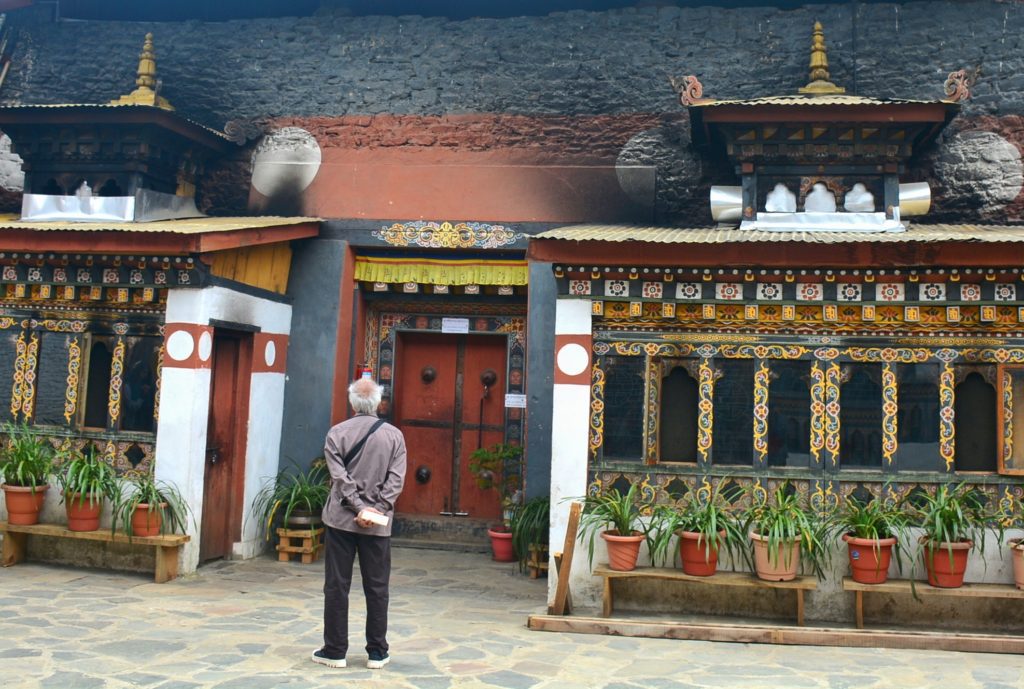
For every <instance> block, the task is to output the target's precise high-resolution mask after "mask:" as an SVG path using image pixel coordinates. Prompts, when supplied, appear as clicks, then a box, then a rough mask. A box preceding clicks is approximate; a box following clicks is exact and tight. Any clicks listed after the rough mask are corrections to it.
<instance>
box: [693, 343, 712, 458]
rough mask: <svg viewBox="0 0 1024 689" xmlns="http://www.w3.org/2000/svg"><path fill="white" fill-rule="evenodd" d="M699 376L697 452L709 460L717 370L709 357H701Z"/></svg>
mask: <svg viewBox="0 0 1024 689" xmlns="http://www.w3.org/2000/svg"><path fill="white" fill-rule="evenodd" d="M697 376H698V388H697V394H698V395H699V399H700V401H699V402H698V403H697V408H698V409H699V410H700V413H699V414H698V415H697V452H698V453H699V454H700V458H701V460H702V461H704V462H707V461H708V453H709V452H710V451H711V429H712V428H713V427H714V425H715V416H714V414H715V412H714V410H715V399H714V396H715V372H714V369H712V368H711V364H710V363H709V362H708V360H707V359H701V362H700V368H699V369H698V373H697Z"/></svg>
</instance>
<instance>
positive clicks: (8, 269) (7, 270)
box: [4, 266, 18, 281]
mask: <svg viewBox="0 0 1024 689" xmlns="http://www.w3.org/2000/svg"><path fill="white" fill-rule="evenodd" d="M17 279H18V269H17V268H15V267H14V266H4V280H10V281H15V280H17Z"/></svg>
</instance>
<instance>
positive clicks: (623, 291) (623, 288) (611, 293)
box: [604, 280, 629, 297]
mask: <svg viewBox="0 0 1024 689" xmlns="http://www.w3.org/2000/svg"><path fill="white" fill-rule="evenodd" d="M604 295H605V296H606V297H628V296H629V280H605V281H604Z"/></svg>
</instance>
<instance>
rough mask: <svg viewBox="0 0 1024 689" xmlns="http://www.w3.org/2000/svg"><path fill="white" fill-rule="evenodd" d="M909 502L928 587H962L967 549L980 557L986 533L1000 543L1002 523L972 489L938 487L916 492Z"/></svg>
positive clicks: (950, 486)
mask: <svg viewBox="0 0 1024 689" xmlns="http://www.w3.org/2000/svg"><path fill="white" fill-rule="evenodd" d="M909 502H910V503H911V504H912V505H914V509H915V516H916V520H915V521H916V525H917V526H919V527H921V529H923V530H924V535H923V536H921V538H920V539H919V541H918V552H919V553H920V556H921V559H922V561H923V563H924V568H925V572H927V574H928V583H929V584H931V585H932V586H935V587H938V588H959V587H960V586H963V583H964V572H965V571H966V570H967V559H968V555H969V553H970V551H971V549H972V548H977V550H978V552H979V553H981V554H984V552H985V533H986V532H987V531H992V532H993V533H994V534H996V536H997V537H998V539H999V541H1002V536H1003V524H1002V521H1001V520H1000V519H999V515H998V513H996V512H994V511H992V510H990V509H988V508H987V507H986V506H985V503H986V497H985V495H984V493H982V492H981V491H980V490H978V489H977V488H975V487H972V486H968V485H967V484H965V483H958V484H955V485H951V484H941V485H939V486H936V488H935V492H934V493H926V492H922V493H919V494H917V495H915V496H914V497H913V498H911V499H910V500H909ZM914 559H915V565H916V561H917V558H916V557H915V558H914Z"/></svg>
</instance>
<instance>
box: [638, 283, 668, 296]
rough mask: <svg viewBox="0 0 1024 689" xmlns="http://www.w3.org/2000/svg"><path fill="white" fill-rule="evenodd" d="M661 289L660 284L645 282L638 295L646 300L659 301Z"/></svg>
mask: <svg viewBox="0 0 1024 689" xmlns="http://www.w3.org/2000/svg"><path fill="white" fill-rule="evenodd" d="M663 289H664V285H663V284H662V283H660V282H645V283H644V286H643V291H642V292H641V293H640V294H641V296H643V297H644V298H646V299H661V293H662V290H663Z"/></svg>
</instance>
